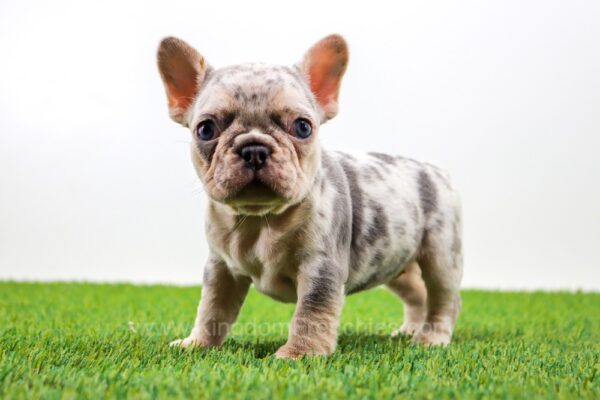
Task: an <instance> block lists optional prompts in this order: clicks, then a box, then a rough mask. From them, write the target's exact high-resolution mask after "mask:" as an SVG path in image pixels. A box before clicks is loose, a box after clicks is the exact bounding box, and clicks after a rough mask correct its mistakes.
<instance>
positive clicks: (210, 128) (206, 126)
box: [196, 119, 217, 140]
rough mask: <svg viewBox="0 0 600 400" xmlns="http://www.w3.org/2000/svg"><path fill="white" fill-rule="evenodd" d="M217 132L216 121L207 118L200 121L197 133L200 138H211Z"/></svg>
mask: <svg viewBox="0 0 600 400" xmlns="http://www.w3.org/2000/svg"><path fill="white" fill-rule="evenodd" d="M216 134H217V127H216V126H215V123H214V121H212V120H210V119H207V120H206V121H202V122H200V124H198V127H197V128H196V135H197V136H198V138H199V139H200V140H211V139H214V137H215V136H216Z"/></svg>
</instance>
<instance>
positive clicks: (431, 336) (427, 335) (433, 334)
mask: <svg viewBox="0 0 600 400" xmlns="http://www.w3.org/2000/svg"><path fill="white" fill-rule="evenodd" d="M451 339H452V330H451V329H450V328H448V327H446V326H443V325H442V326H435V325H434V326H433V328H431V324H428V323H426V324H425V325H423V327H422V328H421V330H420V331H418V332H416V333H415V335H414V336H413V342H415V343H420V344H422V345H424V346H426V347H428V346H447V345H448V344H450V340H451Z"/></svg>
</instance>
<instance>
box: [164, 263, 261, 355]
mask: <svg viewBox="0 0 600 400" xmlns="http://www.w3.org/2000/svg"><path fill="white" fill-rule="evenodd" d="M203 282H204V283H203V286H202V298H201V299H200V305H199V306H198V315H197V317H196V322H195V323H194V328H193V329H192V332H191V333H190V335H189V336H188V337H187V338H185V339H180V340H176V341H174V342H172V343H171V346H178V347H184V348H185V347H190V346H191V347H195V346H200V347H210V346H220V345H221V344H223V342H224V341H225V338H226V337H227V334H228V333H229V330H230V328H231V325H232V324H233V323H234V322H235V320H236V319H237V316H238V313H239V311H240V308H241V306H242V303H243V302H244V299H245V298H246V294H247V293H248V288H249V286H250V279H248V278H245V277H237V276H233V275H232V274H231V271H230V270H229V268H227V266H226V265H225V263H224V262H223V261H221V260H218V259H216V258H215V257H210V258H209V261H208V262H207V263H206V267H205V269H204V277H203Z"/></svg>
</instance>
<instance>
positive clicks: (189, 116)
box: [158, 35, 463, 358]
mask: <svg viewBox="0 0 600 400" xmlns="http://www.w3.org/2000/svg"><path fill="white" fill-rule="evenodd" d="M347 64H348V47H347V45H346V42H345V41H344V39H343V38H342V37H341V36H339V35H331V36H328V37H326V38H324V39H322V40H321V41H319V42H318V43H316V44H315V45H314V46H313V47H312V48H310V49H309V50H308V52H307V53H306V54H305V55H304V57H303V58H302V60H301V61H300V62H299V63H297V64H296V65H294V66H292V67H287V66H275V65H264V64H242V65H236V66H230V67H225V68H220V69H215V68H213V67H211V66H210V65H209V64H208V63H207V62H206V60H205V59H204V57H202V55H200V53H198V52H197V51H196V50H195V49H193V48H192V47H191V46H189V45H188V44H186V43H185V42H183V41H182V40H180V39H177V38H174V37H169V38H166V39H164V40H163V41H162V42H161V43H160V46H159V49H158V68H159V71H160V75H161V77H162V80H163V83H164V86H165V90H166V94H167V99H168V107H169V113H170V116H171V118H172V119H173V120H175V121H176V122H178V123H179V124H181V125H183V126H185V127H187V128H189V129H190V131H191V134H192V149H191V153H192V160H193V164H194V166H195V169H196V171H197V174H198V176H199V178H200V180H201V181H202V183H203V186H204V189H205V191H206V193H207V194H208V197H209V205H208V213H207V219H206V236H207V238H208V245H209V248H210V255H209V257H208V260H207V262H206V266H205V268H204V276H203V290H202V298H201V300H200V305H199V307H198V314H197V317H196V322H195V324H194V327H193V329H192V331H191V333H190V335H189V336H188V337H187V338H185V339H182V340H177V341H175V342H173V343H172V345H174V346H181V347H189V346H200V347H209V346H219V345H221V344H222V343H223V341H224V340H225V338H226V336H227V334H228V332H229V330H230V327H231V325H232V324H233V323H234V322H235V320H236V317H237V315H238V313H239V311H240V307H241V306H242V303H243V301H244V297H245V296H246V294H247V292H248V288H249V287H250V284H254V286H255V288H256V289H257V290H258V291H260V292H262V293H264V294H266V295H268V296H270V297H272V298H274V299H276V300H279V301H284V302H295V303H296V304H297V305H296V310H295V313H294V316H293V319H292V321H291V323H290V326H289V337H288V340H287V343H285V344H284V345H283V346H281V348H279V350H278V351H277V353H276V356H277V357H280V358H296V357H299V356H302V355H327V354H331V353H332V352H334V350H335V348H336V341H337V330H338V324H339V320H340V312H341V310H342V305H343V303H344V296H345V295H348V294H351V293H356V292H360V291H362V290H365V289H369V288H373V287H376V286H379V285H387V286H388V287H389V288H390V289H391V290H392V291H393V292H394V293H396V294H397V295H398V296H399V297H400V298H401V299H402V300H403V301H404V308H405V312H404V316H405V317H404V318H405V319H404V323H403V325H402V326H401V327H400V328H399V330H398V331H397V332H395V334H398V333H402V334H407V335H412V337H413V340H414V341H415V342H418V343H423V344H425V345H446V344H448V343H449V342H450V339H451V337H452V331H453V329H454V325H455V321H456V318H457V315H458V312H459V309H460V297H459V286H460V281H461V278H462V261H463V257H462V244H461V210H460V201H459V197H458V195H457V193H456V191H455V190H454V189H453V188H452V186H451V184H450V181H449V179H448V176H447V175H446V174H445V173H444V172H442V171H441V170H440V169H438V168H437V167H435V166H433V165H431V164H427V163H421V162H417V161H415V160H412V159H408V158H403V157H399V156H393V155H388V154H383V153H367V154H347V153H342V152H334V151H327V150H324V149H323V148H322V147H321V145H320V144H319V135H320V128H321V125H322V124H323V123H325V122H326V121H327V120H329V119H331V118H333V117H334V116H335V115H336V114H337V112H338V95H339V91H340V84H341V81H342V77H343V75H344V72H345V71H346V66H347ZM382 134H386V133H382Z"/></svg>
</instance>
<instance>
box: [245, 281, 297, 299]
mask: <svg viewBox="0 0 600 400" xmlns="http://www.w3.org/2000/svg"><path fill="white" fill-rule="evenodd" d="M251 278H252V282H253V283H254V287H255V288H256V290H258V291H259V292H261V293H263V294H266V295H267V296H269V297H271V298H273V299H275V300H277V301H281V302H284V303H295V302H296V300H297V298H298V296H297V292H296V284H295V283H294V281H293V280H292V279H290V278H289V277H287V276H284V275H279V274H277V275H269V274H263V275H262V276H252V277H251Z"/></svg>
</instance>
